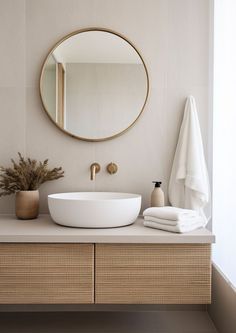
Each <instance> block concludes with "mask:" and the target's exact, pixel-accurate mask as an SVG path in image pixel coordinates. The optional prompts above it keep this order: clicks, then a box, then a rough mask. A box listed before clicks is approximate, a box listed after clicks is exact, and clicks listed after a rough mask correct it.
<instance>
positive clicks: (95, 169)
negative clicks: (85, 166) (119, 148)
mask: <svg viewBox="0 0 236 333" xmlns="http://www.w3.org/2000/svg"><path fill="white" fill-rule="evenodd" d="M100 169H101V167H100V165H99V164H98V163H96V162H95V163H93V164H91V165H90V179H91V180H95V177H96V173H98V172H99V171H100Z"/></svg>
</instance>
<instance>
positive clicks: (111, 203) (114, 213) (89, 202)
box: [48, 192, 141, 228]
mask: <svg viewBox="0 0 236 333" xmlns="http://www.w3.org/2000/svg"><path fill="white" fill-rule="evenodd" d="M48 206H49V211H50V214H51V217H52V219H53V221H54V222H56V223H58V224H61V225H65V226H69V227H77V228H113V227H121V226H125V225H129V224H132V223H133V222H134V221H135V220H136V218H137V217H138V214H139V212H140V208H141V195H139V194H131V193H116V192H72V193H57V194H50V195H49V196H48Z"/></svg>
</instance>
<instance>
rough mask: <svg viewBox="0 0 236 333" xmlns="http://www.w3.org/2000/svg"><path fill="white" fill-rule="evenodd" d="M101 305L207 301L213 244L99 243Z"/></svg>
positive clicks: (98, 296)
mask: <svg viewBox="0 0 236 333" xmlns="http://www.w3.org/2000/svg"><path fill="white" fill-rule="evenodd" d="M95 253H96V260H95V262H96V264H95V272H96V276H95V302H96V303H98V304H109V303H110V304H154V303H156V304H207V303H210V300H211V246H210V244H96V251H95Z"/></svg>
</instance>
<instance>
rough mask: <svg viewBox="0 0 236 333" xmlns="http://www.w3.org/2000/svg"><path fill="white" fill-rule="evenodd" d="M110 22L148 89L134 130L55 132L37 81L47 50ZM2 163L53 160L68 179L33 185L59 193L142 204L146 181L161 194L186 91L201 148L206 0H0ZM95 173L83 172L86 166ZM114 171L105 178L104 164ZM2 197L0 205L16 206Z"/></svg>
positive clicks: (206, 87) (205, 117) (44, 204)
mask: <svg viewBox="0 0 236 333" xmlns="http://www.w3.org/2000/svg"><path fill="white" fill-rule="evenodd" d="M91 26H98V27H105V28H106V27H107V28H109V29H113V30H115V31H117V32H120V33H121V34H124V35H125V36H127V38H128V39H130V40H131V41H132V42H133V43H134V45H136V47H137V48H138V49H139V51H140V52H141V54H142V55H143V58H144V60H145V62H146V64H147V67H148V71H149V75H150V96H149V99H148V103H147V106H146V109H145V112H144V113H143V116H142V117H141V119H140V120H139V121H138V123H137V124H136V126H135V127H133V128H132V129H131V130H130V131H128V132H127V133H126V134H124V135H123V136H121V137H119V138H117V139H115V140H112V141H107V142H102V143H87V142H82V141H77V140H75V139H73V138H71V137H69V136H66V135H65V134H63V133H62V132H60V131H59V130H58V129H57V128H56V127H55V126H54V125H53V124H52V123H51V122H50V121H49V120H48V118H47V116H46V114H45V113H44V111H43V108H42V106H41V102H40V98H39V92H38V80H39V74H40V68H41V65H42V63H43V60H44V58H45V56H46V54H47V52H48V50H49V48H50V47H51V46H52V45H53V44H54V43H55V42H56V41H57V40H58V39H60V38H61V37H62V36H64V35H66V34H67V33H69V32H71V31H73V30H76V29H80V28H85V27H91ZM0 43H1V52H0V73H1V75H0V115H1V117H0V164H4V165H5V164H7V163H8V161H9V159H10V158H11V157H12V156H14V155H15V154H16V152H17V151H21V152H23V153H27V154H28V155H30V156H33V157H35V158H38V159H44V158H46V157H49V158H50V162H51V165H61V166H62V167H63V168H64V169H65V171H66V177H65V178H64V179H63V180H59V181H56V182H53V183H48V184H45V185H43V186H42V187H41V190H40V194H41V212H47V197H46V196H47V194H48V193H51V192H58V191H84V190H88V191H91V190H106V191H128V192H137V193H141V194H142V195H143V207H146V206H147V205H148V202H149V197H150V192H151V190H152V184H151V181H152V180H162V181H163V189H164V191H165V192H166V189H167V184H168V177H169V173H170V167H171V162H172V159H173V153H174V148H175V145H176V140H177V134H178V130H179V125H180V122H181V117H182V112H183V105H184V100H185V97H186V96H187V95H188V94H192V95H194V96H195V97H196V100H197V105H198V110H199V117H200V122H201V125H202V132H203V139H204V143H205V146H206V149H208V147H207V144H208V143H207V141H208V139H207V129H208V118H209V108H208V105H209V101H208V99H209V78H208V76H209V75H208V73H209V64H208V61H209V1H206V0H178V1H176V0H169V1H168V0H119V1H117V0H109V1H107V0H50V1H48V0H40V1H39V0H26V1H24V0H1V1H0ZM93 161H97V162H99V163H100V164H101V166H102V171H101V172H100V174H99V175H98V177H97V180H96V182H91V181H90V179H89V165H90V164H91V162H93ZM111 161H114V162H116V163H117V164H118V165H119V172H118V174H116V175H114V176H110V175H108V174H107V173H106V172H105V166H106V164H107V163H109V162H111ZM13 203H14V198H13V197H8V198H4V199H1V200H0V212H1V213H8V212H12V211H13V209H14V207H13V206H14V205H13Z"/></svg>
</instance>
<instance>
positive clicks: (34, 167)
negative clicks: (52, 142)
mask: <svg viewBox="0 0 236 333" xmlns="http://www.w3.org/2000/svg"><path fill="white" fill-rule="evenodd" d="M18 155H19V162H18V163H16V162H15V161H14V160H13V159H11V162H12V164H13V167H12V168H11V167H9V168H4V167H1V168H0V190H1V192H0V197H1V196H4V195H9V194H12V193H16V192H19V191H34V190H38V188H39V186H40V185H41V184H43V183H45V182H47V181H50V180H55V179H58V178H61V177H64V171H63V170H62V168H61V167H59V168H54V169H49V168H48V159H46V160H45V161H43V162H37V161H36V160H34V159H30V158H27V159H25V158H24V157H22V155H21V154H20V153H18Z"/></svg>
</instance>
